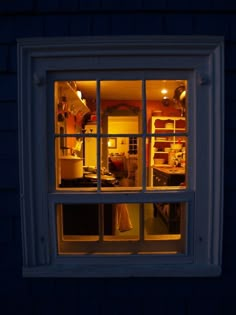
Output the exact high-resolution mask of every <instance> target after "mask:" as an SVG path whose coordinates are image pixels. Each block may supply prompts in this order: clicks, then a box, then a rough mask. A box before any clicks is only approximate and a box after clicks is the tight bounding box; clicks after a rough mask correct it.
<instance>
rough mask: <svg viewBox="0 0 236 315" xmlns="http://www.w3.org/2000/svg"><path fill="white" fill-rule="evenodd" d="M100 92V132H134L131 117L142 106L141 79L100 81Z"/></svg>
mask: <svg viewBox="0 0 236 315" xmlns="http://www.w3.org/2000/svg"><path fill="white" fill-rule="evenodd" d="M100 92H101V100H100V102H101V117H102V126H101V133H105V134H106V133H136V132H137V131H138V128H137V127H135V129H134V128H133V125H134V123H135V122H133V119H134V118H135V116H136V117H137V116H138V113H139V111H140V109H141V106H142V81H136V80H120V81H113V80H111V81H101V82H100ZM132 116H133V119H132ZM112 124H113V125H112ZM136 130H137V131H136Z"/></svg>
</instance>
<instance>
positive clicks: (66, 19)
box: [0, 0, 236, 315]
mask: <svg viewBox="0 0 236 315" xmlns="http://www.w3.org/2000/svg"><path fill="white" fill-rule="evenodd" d="M121 34H122V35H135V34H136V35H145V34H148V35H152V34H155V35H186V34H187V35H206V36H207V35H223V36H224V37H225V41H226V42H225V78H226V80H225V120H226V121H225V201H224V205H225V206H224V208H225V209H224V235H223V273H222V276H221V277H219V278H214V279H211V278H202V279H191V278H189V279H182V278H175V279H171V278H169V279H158V278H156V279H155V278H153V279H152V278H149V279H145V278H144V279H134V278H131V279H115V278H114V279H79V280H76V279H24V278H22V276H21V267H22V260H21V259H22V249H21V231H20V207H19V198H20V196H19V179H18V169H19V166H18V156H17V155H18V148H17V145H18V134H17V127H18V124H17V70H16V65H17V54H16V40H17V38H19V37H35V36H36V37H40V36H94V35H114V36H117V35H121ZM235 87H236V1H228V0H224V1H221V0H204V1H189V0H185V1H184V0H179V1H176V0H175V1H173V0H172V1H170V0H158V1H157V0H152V1H151V0H80V1H79V0H70V1H62V0H61V1H60V0H21V1H18V0H1V1H0V145H1V149H0V201H1V203H0V252H1V255H0V301H1V303H0V313H1V314H7V315H9V314H24V315H33V314H37V315H41V314H44V315H47V314H50V315H52V314H82V315H87V314H88V315H90V314H93V315H108V314H109V315H113V314H117V315H118V314H122V315H123V314H124V315H125V314H129V315H131V314H135V315H146V314H150V313H152V314H162V315H169V314H175V315H199V314H201V315H231V314H232V315H234V314H236V304H235V299H236V290H235V289H234V283H235V281H236V269H235V266H236V250H235V249H236V245H235V244H236V232H235V231H236V200H235V196H236V181H235V179H236V141H235V138H236V123H235V122H236V94H235V90H236V88H235ZM232 287H233V288H232ZM3 309H6V311H5V312H4V310H3Z"/></svg>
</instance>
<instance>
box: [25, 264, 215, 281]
mask: <svg viewBox="0 0 236 315" xmlns="http://www.w3.org/2000/svg"><path fill="white" fill-rule="evenodd" d="M220 275H221V267H220V266H216V265H209V266H206V265H193V264H186V265H182V264H181V265H180V264H178V265H173V264H169V265H168V264H163V265H155V264H148V265H146V266H145V265H142V264H137V265H133V264H132V265H131V264H126V265H123V266H122V265H118V264H115V265H111V264H109V265H107V264H103V265H94V264H93V265H92V264H89V265H87V264H86V265H80V264H65V265H64V264H58V265H54V266H42V267H32V268H24V269H23V277H29V278H30V277H39V278H44V277H45V278H48V277H57V278H58V277H59V278H116V277H119V278H130V277H136V278H141V277H152V278H153V277H162V278H163V277H218V276H220Z"/></svg>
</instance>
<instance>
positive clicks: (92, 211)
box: [57, 204, 99, 241]
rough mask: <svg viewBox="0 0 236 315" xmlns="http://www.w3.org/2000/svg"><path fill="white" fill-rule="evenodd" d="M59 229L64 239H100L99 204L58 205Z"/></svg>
mask: <svg viewBox="0 0 236 315" xmlns="http://www.w3.org/2000/svg"><path fill="white" fill-rule="evenodd" d="M57 229H58V232H59V235H60V237H61V238H62V239H63V240H72V239H75V240H82V241H94V240H98V238H99V206H98V205H97V204H59V205H57Z"/></svg>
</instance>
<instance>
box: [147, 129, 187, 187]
mask: <svg viewBox="0 0 236 315" xmlns="http://www.w3.org/2000/svg"><path fill="white" fill-rule="evenodd" d="M149 142H150V143H151V152H150V168H149V172H148V176H149V179H148V186H150V187H152V188H156V189H159V188H162V189H177V188H178V189H183V188H186V186H187V180H186V179H187V172H188V168H187V163H186V161H187V148H188V142H187V137H183V136H181V137H177V136H173V135H168V136H167V137H162V136H155V137H151V139H150V141H149ZM173 186H175V187H173Z"/></svg>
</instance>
